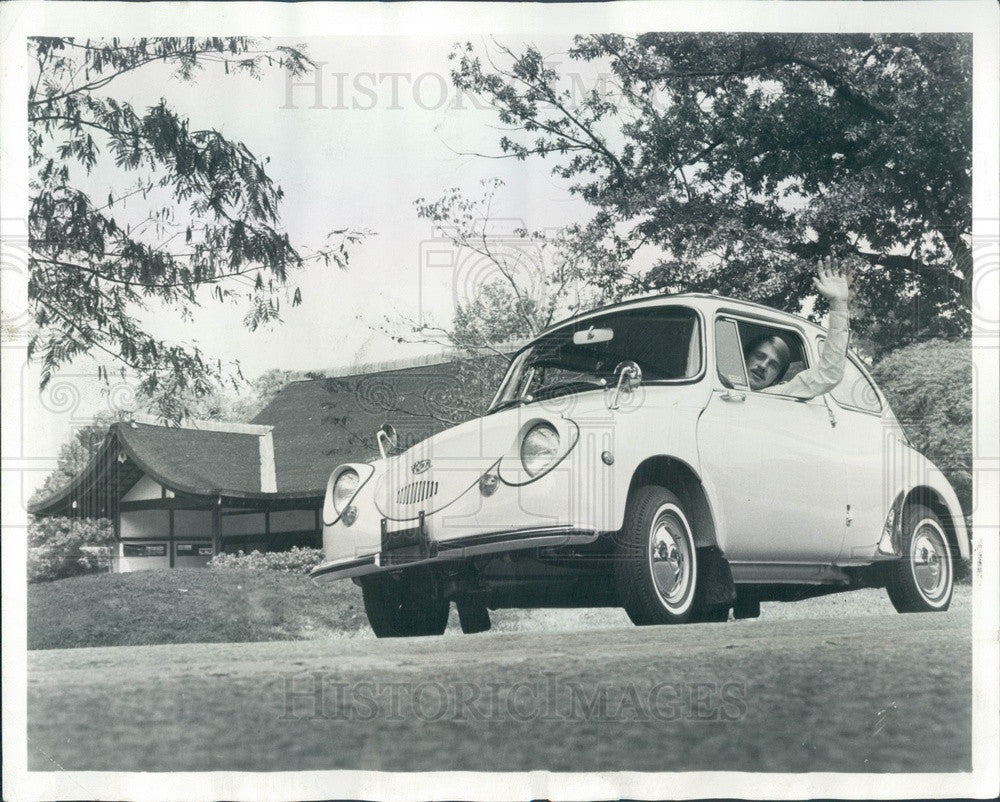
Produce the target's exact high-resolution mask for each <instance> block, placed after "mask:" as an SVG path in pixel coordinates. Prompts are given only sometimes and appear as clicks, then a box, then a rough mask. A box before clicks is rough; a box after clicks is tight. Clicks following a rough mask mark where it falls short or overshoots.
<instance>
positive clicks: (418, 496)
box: [396, 480, 438, 504]
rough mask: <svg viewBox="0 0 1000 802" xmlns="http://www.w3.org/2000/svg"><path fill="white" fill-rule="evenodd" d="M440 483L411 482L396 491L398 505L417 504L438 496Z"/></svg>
mask: <svg viewBox="0 0 1000 802" xmlns="http://www.w3.org/2000/svg"><path fill="white" fill-rule="evenodd" d="M437 492H438V483H437V482H431V481H427V480H424V481H420V482H410V483H409V484H408V485H403V486H402V487H401V488H399V490H397V491H396V503H397V504H416V503H417V502H418V501H426V500H427V499H429V498H431V497H432V496H434V495H437Z"/></svg>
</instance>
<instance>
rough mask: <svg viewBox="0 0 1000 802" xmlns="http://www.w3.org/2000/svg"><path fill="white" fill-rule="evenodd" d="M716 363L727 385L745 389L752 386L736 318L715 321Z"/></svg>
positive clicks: (720, 377)
mask: <svg viewBox="0 0 1000 802" xmlns="http://www.w3.org/2000/svg"><path fill="white" fill-rule="evenodd" d="M715 365H716V369H717V370H718V373H719V379H720V380H721V381H722V383H723V385H725V386H726V387H732V388H739V389H742V390H745V389H747V387H749V386H750V383H749V382H748V381H747V373H746V366H745V365H744V364H743V348H742V347H741V346H740V333H739V330H738V329H737V328H736V321H735V320H727V319H725V318H720V319H719V320H716V321H715Z"/></svg>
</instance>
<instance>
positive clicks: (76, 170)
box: [28, 37, 363, 420]
mask: <svg viewBox="0 0 1000 802" xmlns="http://www.w3.org/2000/svg"><path fill="white" fill-rule="evenodd" d="M28 48H29V52H30V57H31V61H32V63H33V65H34V74H33V75H31V76H29V80H30V86H29V94H28V144H29V167H30V179H29V180H30V184H29V186H30V208H29V232H30V249H31V250H30V275H29V281H28V296H29V301H30V303H31V308H32V312H33V316H34V321H35V323H36V324H37V328H38V331H37V333H36V334H35V336H33V337H32V339H31V341H30V344H29V355H35V356H37V357H38V358H39V359H40V361H41V366H42V386H43V387H44V386H45V385H46V384H47V382H49V381H50V379H51V377H52V375H53V374H54V373H55V372H56V371H57V370H58V369H59V368H60V367H62V366H64V365H66V364H67V363H69V362H71V361H72V360H73V359H75V358H77V357H79V356H81V355H83V354H89V355H91V356H96V355H99V354H103V355H105V356H110V357H111V358H113V360H114V361H115V363H116V364H117V365H118V366H119V367H120V370H121V372H122V375H123V376H124V375H125V374H126V373H127V372H132V373H134V374H135V375H136V376H138V379H139V391H140V393H142V394H143V395H145V396H147V397H149V398H152V399H154V401H156V403H157V406H158V411H159V412H160V413H161V414H163V415H164V416H165V417H168V418H170V419H175V420H176V419H178V418H180V417H183V416H185V415H187V414H189V411H188V409H187V407H186V405H185V404H184V400H185V399H187V398H191V397H193V398H196V399H197V398H203V397H205V396H207V395H208V394H209V393H210V392H211V391H212V389H213V388H214V387H215V386H217V385H218V384H219V383H220V381H221V380H222V379H223V378H224V377H229V376H232V375H236V376H238V375H239V368H238V366H236V367H235V371H232V370H230V369H224V368H223V366H222V365H221V364H219V363H218V362H217V361H213V360H211V359H210V358H209V357H208V356H206V355H205V354H204V353H203V352H202V351H201V350H200V348H199V347H197V345H183V344H178V343H174V342H167V341H164V340H162V339H159V338H158V337H157V336H155V335H153V334H152V333H150V332H149V331H147V330H145V329H144V328H143V326H142V324H141V322H140V320H139V318H138V317H137V313H138V312H139V311H140V310H142V309H144V308H146V307H147V306H148V305H150V304H154V305H163V306H166V307H170V308H174V309H177V310H179V311H180V312H181V314H182V315H183V317H184V319H185V320H189V319H190V318H191V316H192V310H193V308H194V307H196V306H198V305H199V304H200V302H201V301H202V300H203V298H204V297H205V296H206V295H207V294H208V291H211V294H212V295H213V296H214V297H215V298H216V299H218V300H219V301H228V302H232V301H237V300H240V299H243V300H245V301H246V302H247V304H248V311H247V313H246V316H245V318H244V322H245V324H246V325H247V326H248V327H249V328H250V329H251V330H253V329H256V328H258V327H259V326H261V325H263V324H265V323H268V322H270V321H276V320H279V314H280V309H281V298H282V296H283V293H285V292H287V293H288V295H290V296H291V303H292V304H293V305H295V304H296V303H298V302H299V301H300V300H301V295H300V292H299V290H298V288H290V287H288V281H289V279H290V275H291V272H292V271H293V270H295V269H297V268H301V267H302V266H303V265H304V264H305V263H306V262H307V261H310V260H319V261H322V262H324V263H325V264H327V265H330V264H333V265H336V266H338V267H341V268H344V267H346V265H347V262H348V252H347V248H348V246H350V245H353V244H356V243H357V242H359V241H360V239H361V238H362V237H363V233H362V232H357V231H348V230H338V231H334V232H332V233H331V234H330V235H329V236H328V239H327V243H326V244H325V245H324V246H323V247H321V248H320V249H319V250H318V251H316V252H315V253H311V254H304V253H303V252H302V251H301V250H300V249H299V248H298V247H296V246H295V245H293V244H292V242H291V241H290V239H289V236H288V234H287V233H286V232H285V231H283V230H282V227H281V221H280V217H279V208H280V204H281V201H282V198H283V193H282V190H281V188H280V187H279V186H277V185H276V184H275V183H274V181H273V180H272V179H271V177H270V176H269V175H268V173H267V162H268V160H267V159H261V158H259V157H257V156H256V155H255V154H253V153H252V152H251V151H250V150H249V149H248V148H247V147H246V146H245V145H244V144H243V143H241V142H238V141H232V140H230V139H227V138H226V137H225V136H223V135H222V134H221V133H220V132H219V131H217V130H214V129H212V128H211V127H202V128H199V127H197V126H196V125H195V124H193V123H192V121H191V120H189V119H187V118H185V117H183V116H181V115H179V114H178V113H177V112H175V111H174V110H173V109H172V108H171V107H170V106H169V105H168V103H167V101H166V100H165V99H163V98H158V99H155V100H150V102H149V103H150V104H149V105H148V106H146V107H145V108H135V107H133V105H132V104H131V103H128V102H126V101H124V100H121V99H119V98H116V97H114V96H112V94H110V92H111V91H112V90H113V89H114V88H115V87H116V86H119V85H120V84H121V82H122V81H121V79H123V78H126V79H127V78H132V79H134V78H135V77H136V76H137V75H138V74H141V75H146V77H147V79H150V78H151V79H152V82H151V83H150V84H149V85H152V86H158V85H160V81H161V80H163V79H165V78H172V79H176V80H179V81H180V82H182V83H184V82H186V83H190V82H191V81H192V80H193V79H194V77H195V75H196V74H197V73H198V72H199V71H200V70H203V69H204V68H205V67H206V66H207V65H215V67H216V69H219V68H221V69H224V70H225V72H227V73H228V72H230V71H236V72H244V73H246V74H249V75H251V76H258V75H259V74H260V72H261V70H262V69H264V68H265V67H269V66H277V67H282V68H284V69H286V70H288V71H290V72H291V73H292V74H300V73H301V72H303V71H304V69H305V67H306V66H307V65H308V64H310V63H311V62H309V60H308V59H307V57H306V56H305V55H304V54H303V53H302V52H301V51H299V50H296V49H294V48H288V47H276V48H273V49H270V50H267V49H261V46H260V45H259V44H258V42H257V41H256V40H253V39H248V38H244V37H230V38H203V39H197V38H168V37H155V38H142V39H135V40H131V41H125V40H118V39H112V40H90V39H88V40H85V41H83V40H78V39H74V38H68V37H44V38H35V39H29V41H28ZM116 81H117V82H118V83H116ZM109 86H110V88H109ZM105 179H107V183H114V186H113V187H112V189H111V191H110V192H109V193H108V195H107V198H106V200H105V199H104V197H103V190H101V193H102V196H101V197H100V198H99V197H96V191H95V190H94V189H93V188H94V186H96V185H100V184H101V182H104V180H105ZM104 185H107V184H104ZM98 373H99V375H100V376H102V378H104V379H105V380H107V378H108V377H107V373H106V369H105V368H104V367H103V366H102V367H100V368H99V369H98Z"/></svg>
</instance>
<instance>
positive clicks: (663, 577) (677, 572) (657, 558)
mask: <svg viewBox="0 0 1000 802" xmlns="http://www.w3.org/2000/svg"><path fill="white" fill-rule="evenodd" d="M687 551H688V546H687V538H686V537H685V533H684V531H683V529H682V525H681V524H680V522H679V521H677V520H676V519H674V518H673V517H672V516H669V515H661V516H660V517H659V518H657V520H656V521H655V522H654V524H653V526H652V529H651V532H650V565H651V568H652V574H653V582H654V584H655V585H656V590H657V593H659V594H660V596H661V597H662V598H663V599H664V601H666V602H667V603H668V604H677V603H679V602H681V601H682V600H683V598H684V596H685V594H686V593H687V590H688V587H689V585H690V578H691V577H690V575H691V559H690V555H688V554H687Z"/></svg>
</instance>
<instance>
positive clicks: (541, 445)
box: [312, 294, 969, 637]
mask: <svg viewBox="0 0 1000 802" xmlns="http://www.w3.org/2000/svg"><path fill="white" fill-rule="evenodd" d="M767 334H780V336H781V337H782V338H783V339H784V340H785V342H786V343H788V344H789V347H790V350H791V358H792V362H791V364H790V365H789V367H788V370H787V372H786V373H785V375H784V379H785V380H787V379H788V378H790V376H791V375H793V374H794V373H795V372H797V371H799V370H803V369H806V368H807V367H808V366H809V365H810V364H815V361H816V360H817V359H818V356H819V353H820V350H819V349H820V348H821V346H822V342H823V338H824V330H823V329H822V328H821V327H819V326H817V325H815V324H813V323H811V322H809V321H807V320H805V319H803V318H800V317H797V316H795V315H791V314H786V313H783V312H779V311H776V310H774V309H770V308H768V307H765V306H761V305H758V304H754V303H747V302H743V301H737V300H733V299H730V298H725V297H720V296H715V295H702V294H682V295H672V296H657V297H653V298H643V299H638V300H634V301H629V302H625V303H621V304H617V305H613V306H608V307H604V308H601V309H596V310H593V311H590V312H587V313H585V314H581V315H578V316H576V317H573V318H571V319H569V320H565V321H563V322H561V323H559V324H557V325H555V326H553V327H551V328H550V329H548V330H547V331H545V332H543V333H542V334H541V335H539V336H538V337H536V338H535V339H534V340H532V341H531V342H530V343H529V344H528V345H526V346H525V347H523V348H522V349H520V350H519V351H518V352H517V353H516V354H514V356H513V358H512V361H511V363H510V367H509V370H508V371H507V373H506V376H505V378H504V379H503V381H502V383H501V384H500V388H499V390H498V391H497V393H496V396H495V398H494V399H493V402H492V403H491V405H490V406H489V408H488V409H487V410H486V412H485V414H484V415H483V416H482V417H480V418H477V419H475V420H471V421H467V422H466V423H463V424H461V425H458V426H455V427H453V428H450V429H447V430H445V431H443V432H440V433H438V434H436V435H434V436H432V437H429V438H428V439H426V440H424V441H422V442H419V443H417V444H416V445H414V446H413V447H411V448H408V449H406V450H405V451H403V453H398V454H395V453H393V451H394V444H393V431H392V429H391V427H383V429H381V430H379V432H377V433H376V438H377V440H378V442H379V446H380V450H381V452H382V458H381V459H377V460H374V461H372V462H369V463H364V462H358V463H349V464H345V465H340V466H338V467H337V468H336V469H335V470H334V471H333V473H332V474H331V476H330V480H329V483H328V486H327V490H326V500H325V506H324V510H323V547H324V553H325V561H324V562H323V563H322V564H321V565H319V566H318V567H317V568H315V569H314V570H313V571H312V577H313V579H314V580H315V581H316V582H317V583H325V582H329V581H332V580H337V579H346V578H351V579H353V580H354V582H355V583H357V584H360V586H361V588H362V591H363V596H364V605H365V610H366V612H367V615H368V620H369V622H370V623H371V626H372V629H373V630H374V631H375V634H376V635H378V636H379V637H391V636H409V635H432V634H440V633H442V632H443V631H444V629H445V627H446V624H447V620H448V615H449V609H450V604H451V602H452V601H454V602H455V603H456V606H457V608H458V616H459V620H460V623H461V626H462V629H463V630H464V631H465V632H479V631H483V630H486V629H489V627H490V617H489V610H490V609H501V608H509V607H599V606H621V607H624V609H625V611H626V612H627V614H628V616H629V618H630V619H631V620H632V621H633V622H634V623H635V624H670V623H684V622H696V621H724V620H727V619H728V617H729V613H730V611H732V612H733V617H734V618H737V619H739V618H749V617H755V616H757V615H759V614H760V603H761V601H769V600H795V599H801V598H805V597H808V596H814V595H819V594H824V593H831V592H837V591H844V590H851V589H854V588H861V587H884V588H885V589H886V590H887V592H888V595H889V598H890V599H891V601H892V604H893V605H894V606H895V608H896V609H897V610H898V611H900V612H919V611H942V610H946V609H947V608H948V605H949V603H950V601H951V596H952V588H953V583H954V577H955V563H956V561H957V560H959V559H967V558H968V557H969V539H968V534H967V532H966V527H965V523H964V520H963V517H962V511H961V508H960V506H959V503H958V500H957V498H956V496H955V493H954V491H953V489H952V488H951V486H950V484H949V483H948V481H947V479H945V477H944V476H943V475H942V474H941V472H940V471H939V470H938V469H937V468H935V466H934V465H933V464H932V463H931V462H930V461H928V460H927V459H926V458H924V457H923V456H922V455H921V454H919V453H918V452H916V451H915V450H914V449H913V448H912V447H911V446H910V444H909V442H908V440H907V437H906V434H905V432H904V431H903V429H902V428H901V426H900V425H899V423H898V422H897V420H896V418H895V417H894V416H893V414H892V411H891V410H890V409H889V406H888V404H887V403H886V400H885V397H884V396H883V395H882V393H881V392H880V391H879V389H878V387H876V385H875V383H874V382H873V381H872V379H871V378H870V376H869V375H868V374H867V372H866V371H865V369H864V368H863V367H862V364H861V362H860V361H859V360H858V359H857V357H856V356H855V355H854V354H849V356H848V360H847V363H846V366H845V372H844V377H843V379H842V380H841V382H840V384H839V385H838V386H837V387H836V389H834V390H832V391H831V392H830V393H829V394H828V395H823V396H819V397H816V398H812V399H808V400H801V399H796V398H792V397H789V396H787V395H782V394H781V393H780V387H777V388H772V389H771V390H770V391H769V392H767V393H764V392H755V391H753V390H751V389H750V382H749V381H748V377H747V371H746V364H745V357H744V353H745V347H746V344H748V343H750V342H751V341H753V340H754V339H756V338H758V337H760V336H761V335H767ZM775 389H777V392H775Z"/></svg>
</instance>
